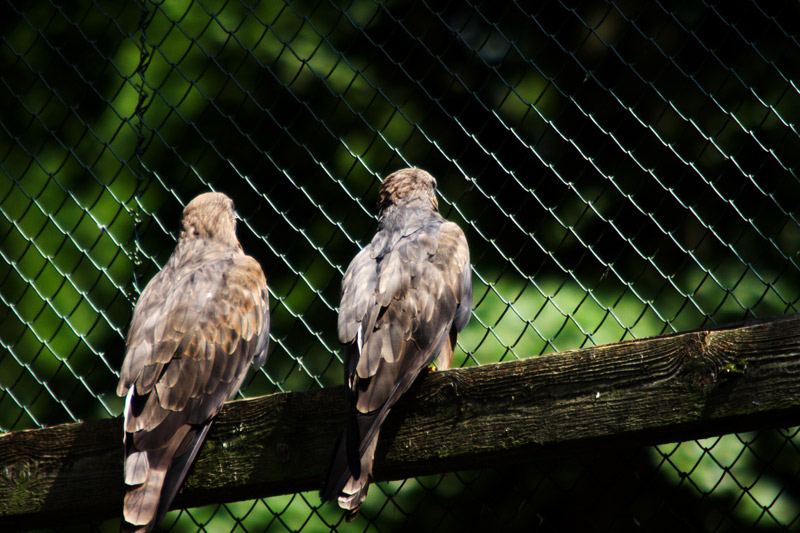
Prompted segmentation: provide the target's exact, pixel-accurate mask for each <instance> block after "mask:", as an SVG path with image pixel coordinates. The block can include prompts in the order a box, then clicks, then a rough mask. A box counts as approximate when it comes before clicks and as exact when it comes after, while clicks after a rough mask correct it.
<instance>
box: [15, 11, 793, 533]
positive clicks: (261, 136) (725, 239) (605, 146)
mask: <svg viewBox="0 0 800 533" xmlns="http://www.w3.org/2000/svg"><path fill="white" fill-rule="evenodd" d="M798 5H799V4H797V3H796V2H772V3H766V2H765V3H763V4H760V3H751V2H737V1H731V2H719V3H716V4H708V3H701V2H648V1H623V2H617V3H613V4H609V3H606V2H601V1H584V2H531V3H524V2H523V3H518V4H510V3H505V2H482V3H476V4H467V3H459V2H415V3H406V2H387V3H383V4H376V3H373V2H371V1H366V0H353V1H350V2H338V1H329V0H313V1H298V2H291V3H283V2H270V1H262V2H246V1H241V0H229V1H228V2H188V1H170V2H164V3H155V2H146V3H145V2H124V3H122V2H117V1H111V0H107V1H95V2H89V1H80V2H60V1H51V2H37V3H28V2H7V3H4V4H3V16H2V17H0V27H1V28H2V29H1V32H0V35H1V36H2V40H1V41H0V172H1V173H2V174H3V175H4V176H5V179H4V180H2V181H0V211H1V212H2V213H1V214H2V217H0V235H2V240H1V242H0V258H1V259H2V260H0V313H2V315H1V321H0V342H1V343H2V346H0V350H1V351H0V431H3V432H8V431H16V430H20V429H26V428H32V427H41V426H47V425H53V424H57V423H62V422H68V421H75V420H86V419H93V418H103V417H110V416H117V415H118V414H119V413H120V412H121V410H122V404H121V401H120V399H118V398H116V396H115V394H114V388H115V386H116V380H117V378H118V373H117V369H118V368H119V367H120V365H121V362H122V358H123V355H124V335H125V332H126V328H127V324H128V322H129V320H130V316H131V312H132V309H133V304H134V303H135V301H136V298H137V296H138V294H139V292H140V291H141V289H142V288H143V287H144V284H146V282H147V281H148V280H149V279H150V278H151V277H152V275H153V274H154V273H155V272H156V271H157V269H158V268H159V266H160V265H163V263H164V261H165V260H166V258H167V257H168V256H169V254H170V252H171V250H172V246H173V243H174V239H175V236H176V234H177V231H178V219H179V216H180V212H181V209H182V207H183V205H185V204H186V202H188V201H189V200H190V199H191V198H192V197H194V196H195V195H196V194H198V193H200V192H202V191H206V190H209V189H213V190H219V191H223V192H225V193H227V194H228V195H230V196H231V197H232V198H233V199H234V201H235V203H236V206H237V210H238V212H239V214H240V215H241V217H242V219H243V220H242V222H241V223H240V226H239V236H240V239H241V240H242V242H243V245H244V248H245V250H246V251H247V252H248V253H250V254H252V255H253V256H255V257H256V258H257V259H258V260H259V261H260V262H261V264H262V265H263V267H264V270H265V272H266V275H267V279H268V281H269V284H270V290H271V296H272V299H271V306H272V331H271V337H272V346H273V347H272V349H271V354H270V358H269V360H268V362H267V364H266V365H265V369H264V370H263V371H260V372H258V373H254V374H253V376H252V378H251V379H249V380H248V381H247V383H246V386H245V387H244V389H243V391H242V394H243V395H244V396H256V395H261V394H268V393H271V392H274V391H278V390H303V389H310V388H315V387H323V386H329V385H334V384H339V383H341V372H342V370H341V355H340V353H339V348H338V342H337V340H336V334H335V323H336V306H337V305H338V292H339V282H340V279H341V274H342V272H343V270H344V269H345V268H346V265H347V264H348V262H349V260H350V259H351V258H352V256H353V255H354V254H355V253H356V252H357V250H358V249H359V247H360V245H363V244H364V243H365V242H367V241H368V239H369V238H370V236H371V234H372V232H373V231H374V228H375V207H374V206H375V202H376V200H377V191H378V188H379V184H380V179H381V178H383V177H384V176H386V175H388V174H389V173H390V172H392V171H394V170H396V169H398V168H402V167H405V166H419V167H423V168H425V169H427V170H429V171H430V172H431V173H432V174H434V175H435V176H436V177H437V179H438V181H439V192H440V195H441V201H440V208H441V210H442V212H443V214H444V215H445V216H446V217H447V218H449V219H451V220H453V221H455V222H457V223H459V224H460V225H461V227H462V228H464V230H465V232H466V234H467V238H468V240H469V243H470V248H471V252H472V264H473V268H474V278H473V279H474V284H475V299H474V316H473V318H472V321H471V322H470V324H469V326H468V327H467V329H466V330H465V331H464V333H463V334H462V336H461V337H460V346H461V348H462V350H460V351H458V352H457V353H456V357H455V361H454V364H456V365H473V364H483V363H487V362H493V361H501V360H510V359H515V358H521V357H530V356H537V355H541V354H545V353H553V352H558V351H563V350H566V349H572V348H578V347H582V346H589V345H597V344H605V343H610V342H617V341H620V340H624V339H631V338H641V337H646V336H652V335H661V334H666V333H671V332H674V331H685V330H688V329H694V328H700V327H707V326H711V325H715V324H725V323H730V322H734V321H739V320H742V319H747V318H752V317H766V316H774V315H779V314H784V313H792V312H795V310H796V302H797V300H798V297H799V296H800V290H799V289H798V282H800V268H798V263H797V250H798V242H800V225H799V224H798V221H797V217H796V214H795V213H796V205H797V201H798V198H799V197H800V196H799V195H798V193H800V183H798V179H797V166H798V158H800V136H799V135H798V132H797V125H796V118H797V116H798V112H799V110H800V94H799V93H798V87H797V82H796V78H797V72H798V67H800V44H799V43H798V38H799V37H800V7H798ZM796 433H797V432H796V430H795V429H790V430H779V429H775V430H764V431H761V432H758V433H752V434H746V435H726V436H721V437H718V438H713V439H707V440H704V441H697V442H686V443H680V444H673V445H665V446H660V447H657V448H647V449H640V450H621V451H620V453H619V454H596V455H590V456H581V457H571V458H567V459H561V460H558V461H540V462H539V463H532V464H528V465H517V466H515V467H513V468H508V467H502V468H497V469H488V470H483V471H479V472H461V473H453V474H448V475H444V476H433V477H426V478H419V479H411V480H406V481H405V482H392V483H385V484H380V485H377V486H376V487H375V488H374V489H373V490H371V492H370V497H369V499H368V500H367V502H366V504H365V506H364V510H363V512H362V514H361V515H360V517H359V518H358V521H357V522H356V523H355V524H354V525H352V526H351V527H352V528H353V529H354V530H363V529H373V528H374V529H375V530H377V531H387V530H396V529H413V530H435V531H450V530H463V529H464V528H469V527H473V526H476V525H480V526H481V527H497V526H498V525H499V526H503V527H505V528H506V529H525V530H529V529H537V528H540V529H543V530H548V531H573V530H596V529H610V530H615V531H616V530H623V531H624V530H649V531H662V530H664V531H674V530H678V529H679V530H687V529H688V530H695V531H730V530H733V531H737V530H738V531H743V530H750V529H752V528H757V529H763V530H773V529H775V530H783V529H800V525H798V513H799V512H800V501H798V498H800V493H798V486H797V485H798V467H797V465H798V464H800V463H798V460H799V459H800V452H799V451H798V447H797V446H798V444H799V443H800V438H798V437H797V435H796ZM340 521H341V516H340V513H339V512H338V511H337V510H336V509H335V507H333V506H323V507H320V505H319V500H318V498H317V495H316V494H312V493H309V494H301V495H289V496H284V497H278V498H269V499H265V500H256V501H253V502H242V503H237V504H228V505H224V506H211V507H206V508H202V509H192V510H190V511H182V512H180V513H173V514H171V515H170V516H169V517H168V518H167V519H166V520H165V522H164V524H163V525H164V527H165V528H169V529H173V530H176V531H184V530H186V531H189V530H198V529H202V530H208V531H231V530H248V531H253V530H263V529H264V528H266V527H271V528H273V529H275V530H282V529H287V530H292V531H295V530H300V529H303V530H308V531H311V530H318V529H320V528H328V527H334V526H335V527H337V528H338V527H340ZM87 527H89V524H87V525H84V526H82V527H81V528H78V529H76V530H84V529H86V528H87ZM91 527H97V528H99V529H100V530H106V529H107V530H114V529H115V528H116V527H117V524H116V523H115V522H106V523H103V524H92V525H91ZM237 528H241V529H237ZM348 530H350V529H348Z"/></svg>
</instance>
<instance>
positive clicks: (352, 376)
mask: <svg viewBox="0 0 800 533" xmlns="http://www.w3.org/2000/svg"><path fill="white" fill-rule="evenodd" d="M435 187H436V180H435V179H434V178H433V177H432V176H431V175H430V174H428V173H427V172H425V171H423V170H420V169H404V170H400V171H397V172H395V173H394V174H392V175H390V176H389V177H387V178H386V180H385V181H384V183H383V185H382V187H381V193H380V201H379V205H378V208H379V211H380V222H379V226H378V231H377V232H376V234H375V236H374V237H373V239H372V241H371V242H370V243H369V244H368V245H367V246H365V247H364V248H363V249H362V250H361V251H360V252H359V253H358V254H357V255H356V256H355V258H354V259H353V260H352V262H351V263H350V266H349V267H348V268H347V271H346V272H345V275H344V279H343V280H342V294H341V302H340V306H339V317H338V332H339V341H340V342H341V343H342V344H344V346H345V365H344V366H345V384H346V387H347V391H348V394H347V409H348V427H347V429H346V430H345V432H344V433H343V435H342V437H341V438H340V439H339V442H338V444H337V447H336V451H335V453H334V456H333V459H332V462H331V467H330V469H329V472H328V477H327V479H326V481H325V485H324V487H323V489H322V491H321V497H322V499H323V500H329V499H333V498H334V497H335V498H337V499H338V502H339V505H340V507H342V508H343V509H345V510H346V511H347V514H348V518H349V519H351V518H352V517H354V516H355V514H356V513H357V512H358V509H359V507H360V505H361V502H362V501H363V500H364V498H365V497H366V494H367V488H368V483H369V479H370V476H371V475H372V463H373V460H374V455H375V448H376V446H377V442H378V435H379V432H380V426H381V424H382V423H383V421H384V420H385V418H386V416H387V415H388V414H389V411H390V409H391V408H392V406H393V405H394V404H395V403H396V402H397V400H398V399H399V398H400V396H401V395H402V394H403V393H404V392H405V391H406V390H408V388H409V387H410V386H411V384H412V383H413V382H414V380H415V379H416V378H417V376H418V375H419V373H420V372H421V371H422V370H423V369H424V368H426V367H427V366H429V365H430V364H431V363H432V362H433V361H434V360H435V359H436V358H437V357H438V364H439V368H442V369H446V368H449V366H450V364H451V361H452V357H453V350H454V348H455V342H456V335H457V333H458V331H460V330H461V329H463V328H464V326H465V325H466V324H467V321H468V320H469V317H470V313H471V308H472V277H471V269H470V262H469V248H468V246H467V240H466V237H465V236H464V233H463V231H462V230H461V228H459V227H458V226H457V225H456V224H454V223H452V222H448V221H446V220H445V219H444V218H442V216H441V215H440V214H439V211H438V204H437V201H436V195H435Z"/></svg>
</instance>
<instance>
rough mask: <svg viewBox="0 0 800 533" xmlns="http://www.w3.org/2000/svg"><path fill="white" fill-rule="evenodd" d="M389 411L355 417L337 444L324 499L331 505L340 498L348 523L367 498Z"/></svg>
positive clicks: (321, 496)
mask: <svg viewBox="0 0 800 533" xmlns="http://www.w3.org/2000/svg"><path fill="white" fill-rule="evenodd" d="M388 411H389V410H388V409H385V410H381V411H379V412H378V413H376V414H372V415H361V414H357V415H355V417H354V419H351V421H350V423H349V424H348V427H347V428H346V429H345V431H344V432H343V433H342V435H341V437H339V441H338V442H337V444H336V449H335V452H334V455H333V459H332V460H331V467H330V469H329V470H328V477H327V478H326V481H325V485H323V487H322V490H321V491H320V499H321V500H322V501H328V500H332V499H334V498H336V499H337V500H338V503H339V507H341V508H342V509H344V510H345V511H346V516H347V520H348V521H350V520H352V519H353V518H355V516H356V514H358V511H359V509H360V508H361V503H362V502H363V501H364V498H366V497H367V491H368V490H369V482H370V479H371V478H372V465H373V463H374V461H375V449H376V448H377V445H378V435H379V434H380V425H381V423H383V420H384V419H385V418H386V415H387V414H388Z"/></svg>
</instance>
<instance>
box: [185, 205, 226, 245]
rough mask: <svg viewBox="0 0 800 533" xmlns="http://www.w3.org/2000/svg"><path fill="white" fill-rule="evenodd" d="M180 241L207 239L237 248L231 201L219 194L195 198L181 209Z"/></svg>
mask: <svg viewBox="0 0 800 533" xmlns="http://www.w3.org/2000/svg"><path fill="white" fill-rule="evenodd" d="M181 225H182V226H183V229H182V230H181V240H183V239H185V238H196V239H208V240H210V241H213V242H217V243H220V244H225V245H229V246H239V241H238V239H237V238H236V212H235V211H234V210H233V200H231V199H230V198H228V197H227V196H226V195H224V194H222V193H220V192H207V193H203V194H201V195H199V196H197V197H195V198H194V199H193V200H192V201H191V202H189V203H188V204H187V205H186V207H185V208H184V209H183V216H182V217H181Z"/></svg>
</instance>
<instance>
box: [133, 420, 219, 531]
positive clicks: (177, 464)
mask: <svg viewBox="0 0 800 533" xmlns="http://www.w3.org/2000/svg"><path fill="white" fill-rule="evenodd" d="M208 428H209V424H205V425H203V426H200V427H197V426H190V425H184V426H181V427H180V428H178V430H177V431H176V432H175V434H174V435H173V436H172V437H171V438H170V439H169V441H167V442H166V445H165V446H164V447H162V448H157V449H154V450H139V449H136V448H135V447H134V438H133V434H131V433H126V434H125V449H126V457H125V485H126V487H125V502H124V504H123V524H122V531H138V532H149V531H152V530H153V528H154V527H155V526H156V524H157V523H158V522H159V521H161V519H162V518H163V517H164V515H165V514H166V512H167V510H169V506H170V504H171V503H172V500H173V498H174V497H175V494H177V492H178V488H180V485H181V483H182V482H183V479H184V478H185V477H186V473H187V472H188V470H189V468H190V467H191V465H192V462H193V461H194V458H195V457H196V455H197V452H198V450H199V449H200V446H201V445H202V443H203V440H204V438H205V436H206V433H207V432H208ZM176 454H177V455H176Z"/></svg>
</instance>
